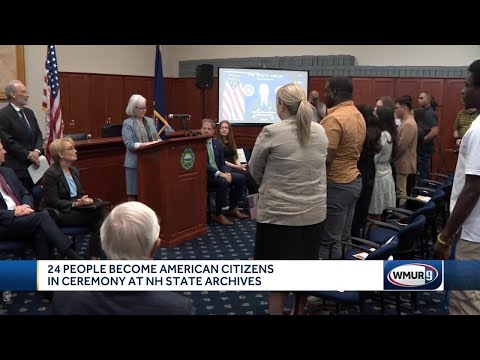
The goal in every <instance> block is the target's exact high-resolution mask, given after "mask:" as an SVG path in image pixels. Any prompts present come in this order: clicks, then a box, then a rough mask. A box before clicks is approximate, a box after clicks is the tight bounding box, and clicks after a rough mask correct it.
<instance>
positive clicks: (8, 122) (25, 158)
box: [0, 80, 43, 190]
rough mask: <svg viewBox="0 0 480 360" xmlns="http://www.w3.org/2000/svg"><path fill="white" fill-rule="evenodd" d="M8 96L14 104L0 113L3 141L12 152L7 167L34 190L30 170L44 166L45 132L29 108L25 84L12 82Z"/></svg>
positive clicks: (0, 138) (7, 158)
mask: <svg viewBox="0 0 480 360" xmlns="http://www.w3.org/2000/svg"><path fill="white" fill-rule="evenodd" d="M5 95H6V97H7V99H8V101H9V102H10V103H9V104H8V105H7V106H5V107H4V108H3V109H1V110H0V140H2V143H3V146H5V150H7V152H8V155H7V156H6V158H5V166H7V167H9V168H11V169H13V171H15V173H16V174H17V176H18V178H19V179H20V181H21V182H22V184H23V185H24V186H25V187H26V188H27V189H28V190H31V189H32V188H33V186H34V184H33V182H32V179H31V178H30V175H29V173H28V171H27V168H28V167H29V166H30V165H31V164H37V165H39V163H40V162H39V156H40V155H41V154H42V149H43V139H42V132H41V131H40V128H39V127H38V122H37V118H36V117H35V114H34V113H33V111H32V110H30V109H28V108H26V107H25V106H26V105H27V103H28V97H29V94H28V91H27V88H26V87H25V85H23V84H22V82H21V81H18V80H13V81H10V82H9V83H8V84H7V86H6V87H5Z"/></svg>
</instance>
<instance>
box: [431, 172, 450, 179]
mask: <svg viewBox="0 0 480 360" xmlns="http://www.w3.org/2000/svg"><path fill="white" fill-rule="evenodd" d="M430 176H436V177H440V178H443V179H448V175H444V174H439V173H430Z"/></svg>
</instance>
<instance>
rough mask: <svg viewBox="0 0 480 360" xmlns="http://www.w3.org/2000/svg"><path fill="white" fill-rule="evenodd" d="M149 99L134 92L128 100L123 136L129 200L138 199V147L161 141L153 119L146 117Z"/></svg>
mask: <svg viewBox="0 0 480 360" xmlns="http://www.w3.org/2000/svg"><path fill="white" fill-rule="evenodd" d="M146 111H147V99H145V98H144V97H143V96H142V95H138V94H134V95H132V96H131V97H130V100H129V101H128V105H127V109H126V111H125V112H126V113H127V115H128V116H129V117H128V119H126V120H124V121H123V126H122V137H123V142H124V143H125V148H126V152H125V162H124V166H125V180H126V182H127V197H128V201H136V200H137V196H138V186H137V151H138V149H140V148H142V147H145V146H147V145H151V144H154V143H156V142H157V141H161V139H159V137H158V133H157V128H156V127H155V122H154V121H153V119H151V118H149V117H146V116H145V113H146Z"/></svg>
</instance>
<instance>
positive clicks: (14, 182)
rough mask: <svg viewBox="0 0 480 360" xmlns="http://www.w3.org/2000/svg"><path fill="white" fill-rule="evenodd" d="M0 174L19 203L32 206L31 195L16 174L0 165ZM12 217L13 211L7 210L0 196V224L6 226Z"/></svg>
mask: <svg viewBox="0 0 480 360" xmlns="http://www.w3.org/2000/svg"><path fill="white" fill-rule="evenodd" d="M0 174H2V175H3V177H4V179H5V181H6V182H7V184H8V185H9V186H10V189H12V192H13V194H14V195H15V196H16V197H17V199H18V201H20V204H25V205H30V206H31V207H33V197H32V195H30V193H29V192H28V190H27V189H25V187H24V186H23V185H22V183H21V182H20V180H19V179H18V177H17V175H15V173H14V172H13V170H12V169H10V168H7V167H4V166H0ZM13 218H14V211H13V210H7V204H6V203H5V200H4V199H3V196H0V226H8V225H10V224H11V223H12V221H13Z"/></svg>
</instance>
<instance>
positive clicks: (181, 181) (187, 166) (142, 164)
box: [137, 136, 209, 247]
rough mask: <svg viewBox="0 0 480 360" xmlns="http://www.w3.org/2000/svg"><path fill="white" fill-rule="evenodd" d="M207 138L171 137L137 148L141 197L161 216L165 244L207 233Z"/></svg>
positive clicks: (176, 244)
mask: <svg viewBox="0 0 480 360" xmlns="http://www.w3.org/2000/svg"><path fill="white" fill-rule="evenodd" d="M208 138H209V137H208V136H191V137H177V138H171V139H168V140H164V141H161V142H159V143H157V144H153V145H149V146H146V147H144V148H142V149H140V150H138V163H137V177H138V200H139V201H141V202H142V203H144V204H146V205H148V206H149V207H151V208H152V209H153V210H155V212H156V213H157V215H158V217H159V218H160V234H161V238H162V242H161V245H162V246H163V247H174V246H178V245H180V244H182V243H184V242H186V241H189V240H192V239H194V238H196V237H199V236H203V235H205V234H206V233H207V225H206V212H207V195H206V191H207V169H206V165H207V152H206V150H207V147H206V140H207V139H208Z"/></svg>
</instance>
